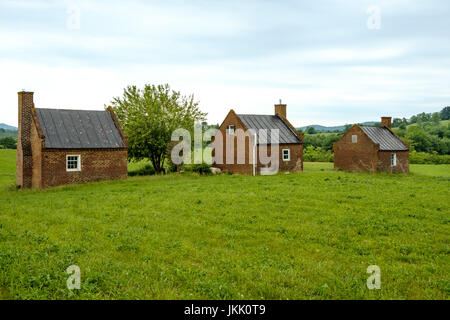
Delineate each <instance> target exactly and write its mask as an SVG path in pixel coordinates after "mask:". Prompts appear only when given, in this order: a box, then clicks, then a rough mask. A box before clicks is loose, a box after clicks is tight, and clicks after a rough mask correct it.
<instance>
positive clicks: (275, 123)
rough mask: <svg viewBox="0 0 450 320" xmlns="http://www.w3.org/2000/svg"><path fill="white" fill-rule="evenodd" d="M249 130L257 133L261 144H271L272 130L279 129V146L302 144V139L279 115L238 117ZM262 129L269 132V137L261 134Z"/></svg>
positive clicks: (242, 115) (240, 115)
mask: <svg viewBox="0 0 450 320" xmlns="http://www.w3.org/2000/svg"><path fill="white" fill-rule="evenodd" d="M237 116H238V117H239V118H240V119H241V120H242V122H243V123H244V124H245V126H246V127H247V128H248V129H253V130H255V131H256V133H257V136H258V138H257V139H258V143H259V144H266V143H270V141H271V131H270V129H278V130H279V131H278V132H279V144H284V143H301V142H302V141H301V140H300V138H299V137H298V136H297V135H296V134H295V133H294V132H293V131H292V129H291V128H290V127H289V125H288V124H287V123H286V122H285V121H284V120H283V119H282V118H281V117H280V116H278V115H274V116H272V115H257V114H238V115H237ZM261 129H265V130H267V131H266V132H267V136H266V138H265V137H264V134H261V131H260V130H261Z"/></svg>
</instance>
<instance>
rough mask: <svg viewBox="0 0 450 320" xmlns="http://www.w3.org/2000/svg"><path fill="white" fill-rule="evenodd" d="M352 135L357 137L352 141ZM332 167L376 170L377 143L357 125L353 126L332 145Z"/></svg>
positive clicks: (348, 169) (350, 169)
mask: <svg viewBox="0 0 450 320" xmlns="http://www.w3.org/2000/svg"><path fill="white" fill-rule="evenodd" d="M352 135H356V136H357V137H358V138H357V139H358V141H357V143H353V142H352ZM333 149H334V168H335V169H341V170H345V171H369V172H376V171H377V165H378V145H376V144H375V143H373V141H372V140H370V139H369V137H367V136H366V134H364V133H363V132H362V130H361V129H360V128H359V127H358V126H353V127H352V128H351V129H350V130H349V131H348V132H347V133H346V134H345V135H344V136H343V137H342V138H341V139H340V140H339V141H338V142H336V143H335V144H334V146H333Z"/></svg>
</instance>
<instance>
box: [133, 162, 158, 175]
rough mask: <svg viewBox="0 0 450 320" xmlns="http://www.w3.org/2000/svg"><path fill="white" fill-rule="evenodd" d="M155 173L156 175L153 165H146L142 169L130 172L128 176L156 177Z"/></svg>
mask: <svg viewBox="0 0 450 320" xmlns="http://www.w3.org/2000/svg"><path fill="white" fill-rule="evenodd" d="M155 173H156V171H155V169H154V168H153V166H152V165H151V164H146V165H145V166H144V167H142V168H140V169H137V170H133V171H128V176H130V177H134V176H150V175H154V174H155Z"/></svg>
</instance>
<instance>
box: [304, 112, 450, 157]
mask: <svg viewBox="0 0 450 320" xmlns="http://www.w3.org/2000/svg"><path fill="white" fill-rule="evenodd" d="M448 120H450V107H445V108H443V109H442V110H441V111H440V112H434V113H425V112H423V113H420V114H417V115H415V116H412V117H411V118H409V119H406V118H394V119H393V121H392V129H393V131H394V132H395V133H396V134H397V135H398V136H399V137H400V138H401V139H402V140H403V141H405V142H406V143H409V144H410V149H411V157H410V158H411V163H449V159H450V121H448ZM375 126H380V123H375ZM351 127H352V125H351V124H347V125H345V129H344V130H343V131H340V132H333V133H328V132H327V133H323V132H320V131H317V130H316V129H315V128H313V127H308V128H306V129H305V132H304V134H305V138H304V159H305V161H332V159H333V154H332V152H333V143H335V142H336V141H338V140H339V139H340V138H341V137H342V136H343V135H344V133H345V132H347V131H348V129H350V128H351ZM299 132H300V133H303V132H302V131H301V130H299Z"/></svg>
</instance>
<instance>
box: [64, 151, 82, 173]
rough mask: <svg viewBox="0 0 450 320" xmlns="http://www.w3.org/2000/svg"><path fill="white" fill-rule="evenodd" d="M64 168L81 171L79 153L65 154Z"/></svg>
mask: <svg viewBox="0 0 450 320" xmlns="http://www.w3.org/2000/svg"><path fill="white" fill-rule="evenodd" d="M66 170H67V171H81V156H80V155H68V156H66Z"/></svg>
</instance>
